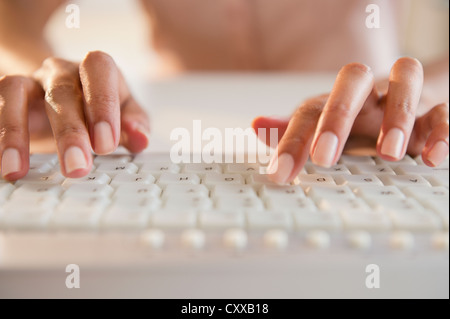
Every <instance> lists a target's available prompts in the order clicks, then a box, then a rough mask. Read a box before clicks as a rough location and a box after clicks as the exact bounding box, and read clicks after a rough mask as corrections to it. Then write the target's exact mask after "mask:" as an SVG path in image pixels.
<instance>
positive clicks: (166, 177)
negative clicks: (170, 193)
mask: <svg viewBox="0 0 450 319" xmlns="http://www.w3.org/2000/svg"><path fill="white" fill-rule="evenodd" d="M157 183H158V184H159V185H160V186H162V187H165V186H167V185H169V184H200V178H199V177H198V175H195V174H192V173H184V174H173V173H163V174H161V176H160V177H159V179H158V181H157Z"/></svg>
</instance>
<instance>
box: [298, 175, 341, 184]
mask: <svg viewBox="0 0 450 319" xmlns="http://www.w3.org/2000/svg"><path fill="white" fill-rule="evenodd" d="M298 180H299V182H300V185H302V186H304V187H307V186H319V185H322V186H323V185H336V183H335V182H334V179H333V177H331V175H326V174H309V175H305V174H300V175H299V176H298Z"/></svg>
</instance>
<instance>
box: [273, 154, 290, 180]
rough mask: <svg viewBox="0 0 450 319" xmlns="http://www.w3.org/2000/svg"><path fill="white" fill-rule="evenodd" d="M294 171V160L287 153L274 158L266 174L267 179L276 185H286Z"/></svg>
mask: <svg viewBox="0 0 450 319" xmlns="http://www.w3.org/2000/svg"><path fill="white" fill-rule="evenodd" d="M293 169H294V158H293V157H292V155H290V154H289V153H283V154H281V155H279V156H275V157H273V158H272V160H271V161H270V164H269V167H268V168H267V173H268V174H270V175H269V178H270V179H271V180H272V181H274V182H275V183H277V184H286V183H287V181H288V178H289V176H291V173H292V170H293Z"/></svg>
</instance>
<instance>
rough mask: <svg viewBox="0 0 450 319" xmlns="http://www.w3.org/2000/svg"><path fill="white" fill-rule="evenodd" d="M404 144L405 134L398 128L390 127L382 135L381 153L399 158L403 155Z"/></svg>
mask: <svg viewBox="0 0 450 319" xmlns="http://www.w3.org/2000/svg"><path fill="white" fill-rule="evenodd" d="M404 144H405V134H403V131H402V130H401V129H398V128H393V129H391V130H390V131H389V132H388V133H387V134H386V136H385V137H384V141H383V145H381V154H383V155H386V156H389V157H392V158H395V159H400V158H401V157H402V156H403V145H404Z"/></svg>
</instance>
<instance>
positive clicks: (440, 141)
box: [408, 103, 449, 166]
mask: <svg viewBox="0 0 450 319" xmlns="http://www.w3.org/2000/svg"><path fill="white" fill-rule="evenodd" d="M448 130H449V111H448V103H443V104H440V105H437V106H435V107H434V108H433V109H431V110H430V111H429V112H428V113H426V114H425V115H423V116H422V117H420V118H418V119H417V120H416V123H415V125H414V130H413V133H412V135H411V140H410V145H409V146H408V153H410V154H411V155H413V156H416V155H418V154H420V153H422V159H423V161H424V163H425V164H426V165H428V166H439V165H440V164H441V163H442V162H443V161H444V160H445V159H446V158H447V156H448V151H449V148H448V143H449V140H448V135H449V133H448V132H449V131H448Z"/></svg>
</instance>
